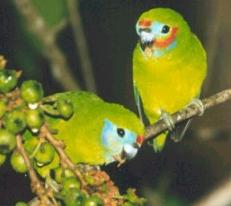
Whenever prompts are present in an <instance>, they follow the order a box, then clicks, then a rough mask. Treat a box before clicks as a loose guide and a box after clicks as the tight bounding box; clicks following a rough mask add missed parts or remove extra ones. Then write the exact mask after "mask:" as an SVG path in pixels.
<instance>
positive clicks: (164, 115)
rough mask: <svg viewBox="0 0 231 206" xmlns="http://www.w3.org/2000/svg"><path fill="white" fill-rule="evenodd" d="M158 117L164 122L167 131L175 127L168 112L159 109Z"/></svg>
mask: <svg viewBox="0 0 231 206" xmlns="http://www.w3.org/2000/svg"><path fill="white" fill-rule="evenodd" d="M160 119H162V120H163V121H164V122H165V124H166V125H167V127H168V130H169V131H173V130H174V129H175V123H174V121H173V119H172V117H171V115H170V114H168V113H167V112H164V111H161V117H160Z"/></svg>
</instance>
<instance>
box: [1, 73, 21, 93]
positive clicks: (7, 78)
mask: <svg viewBox="0 0 231 206" xmlns="http://www.w3.org/2000/svg"><path fill="white" fill-rule="evenodd" d="M17 76H18V75H17V72H16V71H15V70H7V69H2V70H0V92H2V93H7V92H10V91H11V90H12V89H14V88H15V86H16V85H17V83H18V77H17Z"/></svg>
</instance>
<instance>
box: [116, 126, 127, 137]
mask: <svg viewBox="0 0 231 206" xmlns="http://www.w3.org/2000/svg"><path fill="white" fill-rule="evenodd" d="M117 134H118V135H119V136H120V137H123V136H124V135H125V131H124V129H122V128H117Z"/></svg>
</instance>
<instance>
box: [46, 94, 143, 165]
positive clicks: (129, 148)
mask: <svg viewBox="0 0 231 206" xmlns="http://www.w3.org/2000/svg"><path fill="white" fill-rule="evenodd" d="M47 99H52V101H53V100H54V101H59V100H65V101H69V102H71V103H72V105H73V110H74V114H73V116H72V117H71V118H70V119H68V120H64V119H60V118H58V119H57V118H55V117H53V116H50V117H48V118H47V122H48V125H49V128H50V129H51V131H52V130H53V131H57V132H56V133H55V134H54V136H55V137H56V138H57V139H60V140H63V142H64V144H65V146H66V147H65V151H66V153H67V155H68V156H69V157H70V158H71V160H72V161H73V162H74V163H85V164H90V165H102V164H109V163H112V162H115V161H119V164H120V163H123V161H124V160H126V159H131V158H133V157H134V156H135V155H136V154H137V152H138V149H139V147H140V146H141V144H142V142H143V133H144V126H143V124H142V122H141V121H140V120H139V118H138V117H137V116H136V115H135V114H134V113H133V112H131V111H129V110H128V109H126V108H124V107H123V106H121V105H119V104H113V103H107V102H105V101H103V100H102V99H100V98H99V97H98V96H96V95H94V94H92V93H89V92H83V91H70V92H64V93H57V94H54V95H52V96H50V97H48V98H47Z"/></svg>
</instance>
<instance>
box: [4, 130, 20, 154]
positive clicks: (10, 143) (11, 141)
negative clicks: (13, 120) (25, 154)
mask: <svg viewBox="0 0 231 206" xmlns="http://www.w3.org/2000/svg"><path fill="white" fill-rule="evenodd" d="M15 146H16V138H15V135H14V134H12V133H11V132H9V131H8V130H6V129H0V153H1V154H7V153H9V152H10V151H12V150H13V149H14V148H15Z"/></svg>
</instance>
